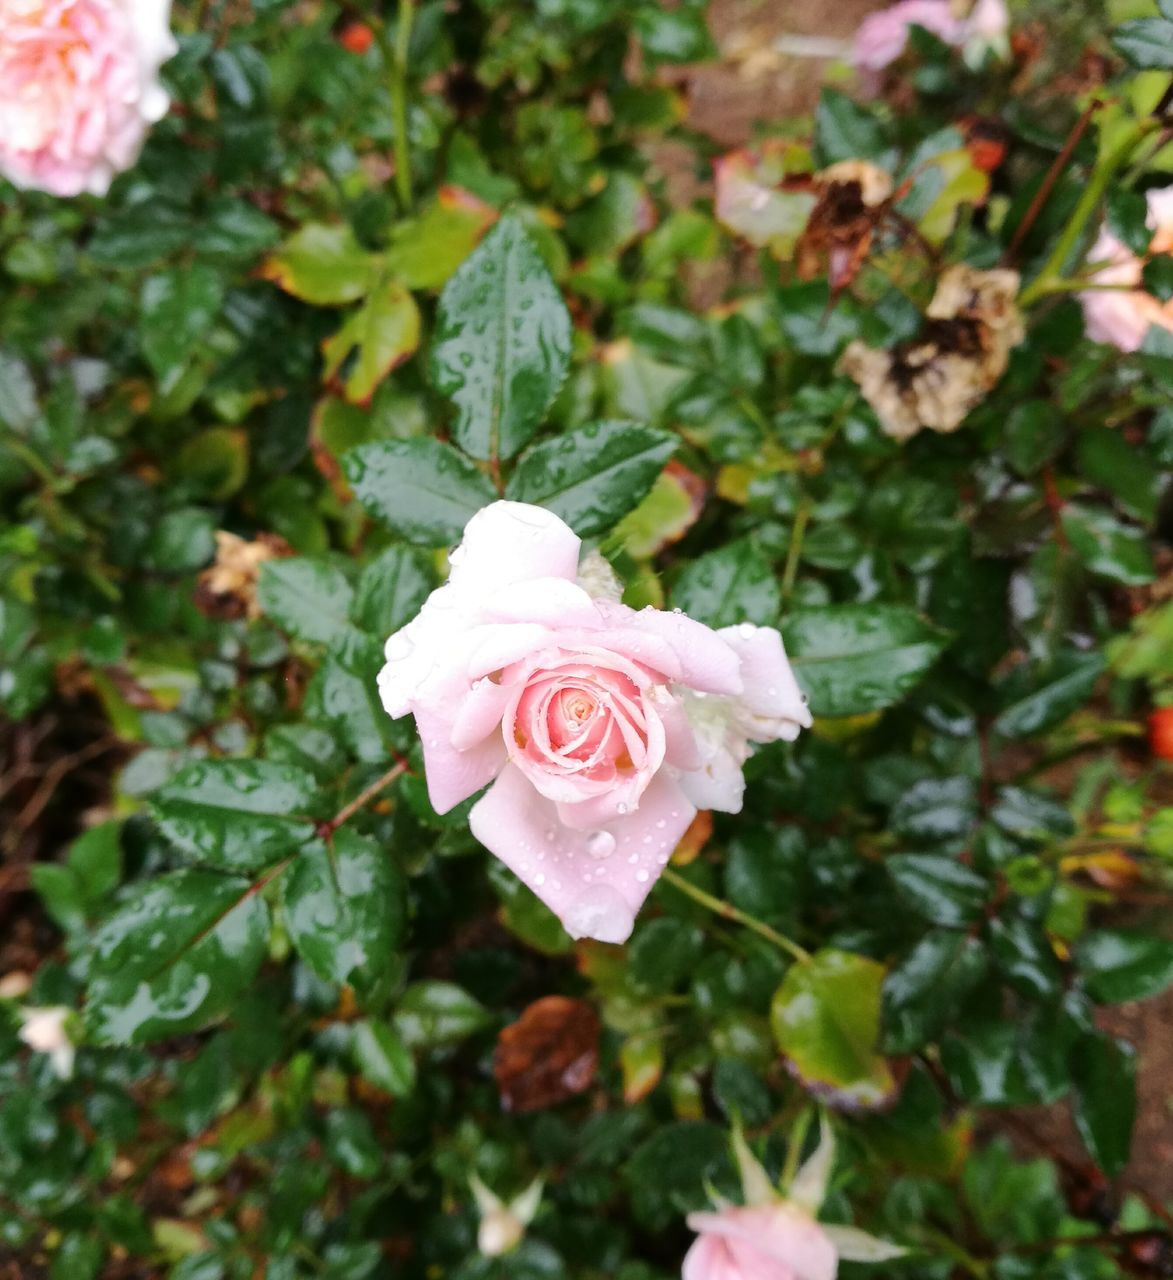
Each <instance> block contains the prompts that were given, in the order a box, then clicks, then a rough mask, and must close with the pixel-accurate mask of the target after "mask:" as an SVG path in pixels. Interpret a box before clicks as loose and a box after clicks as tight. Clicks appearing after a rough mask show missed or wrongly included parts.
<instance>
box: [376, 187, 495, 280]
mask: <svg viewBox="0 0 1173 1280" xmlns="http://www.w3.org/2000/svg"><path fill="white" fill-rule="evenodd" d="M466 199H467V197H466ZM494 216H495V214H494V211H493V210H492V209H486V207H485V206H483V205H478V204H476V203H475V202H473V203H471V204H462V203H459V201H456V200H453V199H449V198H447V197H446V195H445V192H444V191H441V192H440V196H439V199H438V200H437V201H436V203H435V204H432V205H430V206H429V207H428V208H426V209H424V210H423V211H422V212H421V213H420V214H419V215H418V216H417V217H415V218H408V219H405V220H403V221H401V222H397V223H396V224H395V226H394V227H393V228H392V230H391V247H390V248H389V249H388V250H387V258H386V267H387V271H388V273H389V274H390V275H392V276H393V277H394V278H395V279H396V280H400V281H402V282H403V283H404V284H405V285H407V287H408V288H409V289H438V288H440V286H441V285H443V284H444V283H445V282H446V281H447V280H448V279H449V278H450V277H451V275H452V273H453V272H454V271H455V270H456V269H457V267H459V266H460V264H461V263H462V262H463V261H464V260H465V258H467V257H468V255H469V254H470V253H471V252H472V251H473V248H474V246H475V245H476V242H477V240H478V239H480V236H481V233H482V232H483V231H484V229H485V224H486V222H487V221H491V220H492V218H493V217H494Z"/></svg>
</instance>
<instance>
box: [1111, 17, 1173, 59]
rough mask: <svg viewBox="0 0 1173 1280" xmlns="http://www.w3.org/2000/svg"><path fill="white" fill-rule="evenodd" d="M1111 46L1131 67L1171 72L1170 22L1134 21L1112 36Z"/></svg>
mask: <svg viewBox="0 0 1173 1280" xmlns="http://www.w3.org/2000/svg"><path fill="white" fill-rule="evenodd" d="M1112 43H1113V44H1114V45H1115V46H1116V48H1117V50H1118V51H1119V52H1120V53H1122V54H1123V55H1124V57H1126V58H1127V59H1128V61H1129V62H1131V63H1132V65H1133V66H1134V67H1156V68H1158V69H1160V70H1163V71H1170V70H1173V20H1170V19H1169V18H1168V17H1164V18H1135V19H1133V21H1132V22H1125V23H1122V24H1121V25H1120V26H1119V27H1117V28H1116V30H1115V31H1114V32H1113V33H1112Z"/></svg>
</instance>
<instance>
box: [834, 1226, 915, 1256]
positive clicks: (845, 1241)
mask: <svg viewBox="0 0 1173 1280" xmlns="http://www.w3.org/2000/svg"><path fill="white" fill-rule="evenodd" d="M823 1230H824V1231H825V1232H826V1233H827V1235H828V1236H830V1238H831V1243H832V1244H833V1245H834V1246H835V1252H836V1253H837V1254H838V1255H839V1257H840V1258H841V1259H842V1260H843V1261H844V1262H887V1261H889V1260H890V1259H891V1258H903V1257H904V1255H905V1254H906V1253H907V1252H908V1250H907V1249H904V1248H902V1247H901V1246H900V1245H898V1244H893V1243H892V1242H891V1241H890V1240H880V1239H879V1238H878V1237H876V1236H870V1235H868V1233H867V1232H866V1231H861V1230H860V1229H859V1228H858V1227H843V1226H839V1225H838V1224H837V1223H836V1224H829V1223H826V1222H824V1223H823Z"/></svg>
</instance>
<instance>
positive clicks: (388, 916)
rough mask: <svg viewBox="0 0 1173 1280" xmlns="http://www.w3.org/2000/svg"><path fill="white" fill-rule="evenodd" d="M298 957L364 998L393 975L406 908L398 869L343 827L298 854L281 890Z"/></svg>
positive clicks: (368, 842) (383, 853) (380, 851)
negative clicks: (328, 837) (391, 973)
mask: <svg viewBox="0 0 1173 1280" xmlns="http://www.w3.org/2000/svg"><path fill="white" fill-rule="evenodd" d="M281 894H282V896H281V900H282V904H283V907H284V912H285V925H286V928H287V929H288V930H289V936H290V938H291V939H292V941H293V945H294V946H295V947H296V948H297V951H298V954H299V955H300V956H301V958H302V959H303V960H304V961H305V962H306V964H308V965H309V967H310V968H311V969H312V970H313V971H314V972H315V973H316V974H317V975H318V977H320V978H321V979H322V980H323V981H325V982H337V983H339V984H345V985H347V986H351V987H354V989H355V990H356V991H358V992H359V994H360V995H363V996H366V995H369V994H370V993H371V991H373V990H374V988H375V987H376V986H377V985H378V983H379V981H380V979H381V978H383V977H385V976H386V975H387V974H388V973H389V972H392V971H393V964H392V962H393V960H394V958H395V954H396V951H397V950H398V948H399V946H400V944H401V943H402V941H403V935H404V930H405V926H406V918H407V907H406V902H405V898H404V887H403V879H402V876H401V875H400V873H399V870H398V868H397V867H396V866H395V863H394V862H393V861H392V859H391V858H390V856H389V855H388V852H387V850H385V849H383V848H381V847H380V846H379V845H378V844H377V843H376V842H375V841H374V840H371V839H369V838H368V837H366V836H362V835H358V834H357V833H355V832H353V831H349V830H348V829H347V828H345V827H343V828H342V829H341V830H340V831H337V832H335V833H334V838H333V841H332V842H328V841H326V840H315V841H314V842H313V843H312V844H309V845H307V846H306V847H305V848H304V849H302V850H301V851H300V853H298V855H297V857H296V859H295V860H294V862H293V865H292V866H291V867H290V868H289V870H288V871H287V872H286V873H285V875H284V877H283V880H282V885H281Z"/></svg>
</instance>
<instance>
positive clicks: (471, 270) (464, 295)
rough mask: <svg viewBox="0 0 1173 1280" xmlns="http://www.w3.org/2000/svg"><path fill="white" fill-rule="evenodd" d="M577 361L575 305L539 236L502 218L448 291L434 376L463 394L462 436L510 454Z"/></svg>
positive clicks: (469, 446) (472, 447) (494, 453)
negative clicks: (538, 244)
mask: <svg viewBox="0 0 1173 1280" xmlns="http://www.w3.org/2000/svg"><path fill="white" fill-rule="evenodd" d="M569 361H570V314H569V312H568V311H567V310H566V305H565V303H564V302H563V301H562V295H561V294H560V293H559V292H558V288H557V286H556V285H555V284H554V281H553V280H552V279H551V278H550V273H549V272H548V271H547V270H546V265H545V263H544V262H543V261H542V258H541V256H540V255H539V253H538V251H537V249H536V248H535V247H534V245H533V242H532V241H531V240H530V238H529V236H528V235H527V234H526V232H525V229H524V228H523V227H522V225H521V223H520V222H518V220H517V219H516V218H514V217H510V216H507V217H504V218H502V219H501V220H500V221H499V222H498V223H497V225H496V226H495V227H493V229H492V230H491V231H490V232H489V234H488V235H487V236H485V238H484V239H483V240H482V241H481V243H480V244H479V245H478V246H477V248H476V249H475V250H474V251H473V252H472V254H470V255H469V257H468V258H467V259H466V260H465V262H464V263H463V264H462V265H461V267H460V269H459V270H458V271H457V272H456V274H455V275H454V276H453V277H452V279H451V280H449V281H448V283H447V285H445V287H444V292H443V294H442V295H441V297H440V312H439V320H438V327H437V331H436V337H435V340H434V342H433V344H432V376H433V380H434V382H435V384H436V387H437V389H438V390H439V391H440V392H441V393H442V394H444V395H446V396H450V397H451V398H452V400H453V401H454V402H455V404H456V410H457V417H456V422H455V424H454V427H453V435H454V437H455V439H456V443H457V444H458V445H460V447H461V448H462V449H464V450H465V452H466V453H470V454H472V455H473V457H476V458H495V457H500V458H511V457H513V455H514V454H515V453H516V452H517V451H518V450H519V449H520V448H521V447H522V446H523V445H524V444H525V443H526V441H527V440H528V439H529V438H530V436H532V435H533V433H534V432H535V431H536V430H537V427H538V424H539V423H540V422H541V420H542V417H543V415H544V414H545V412H546V410H547V409H548V408H549V407H550V404H551V402H552V401H553V399H554V396H555V395H556V394H557V392H558V389H559V387H560V386H561V385H562V380H563V379H564V378H565V376H566V370H567V367H568V365H569Z"/></svg>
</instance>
